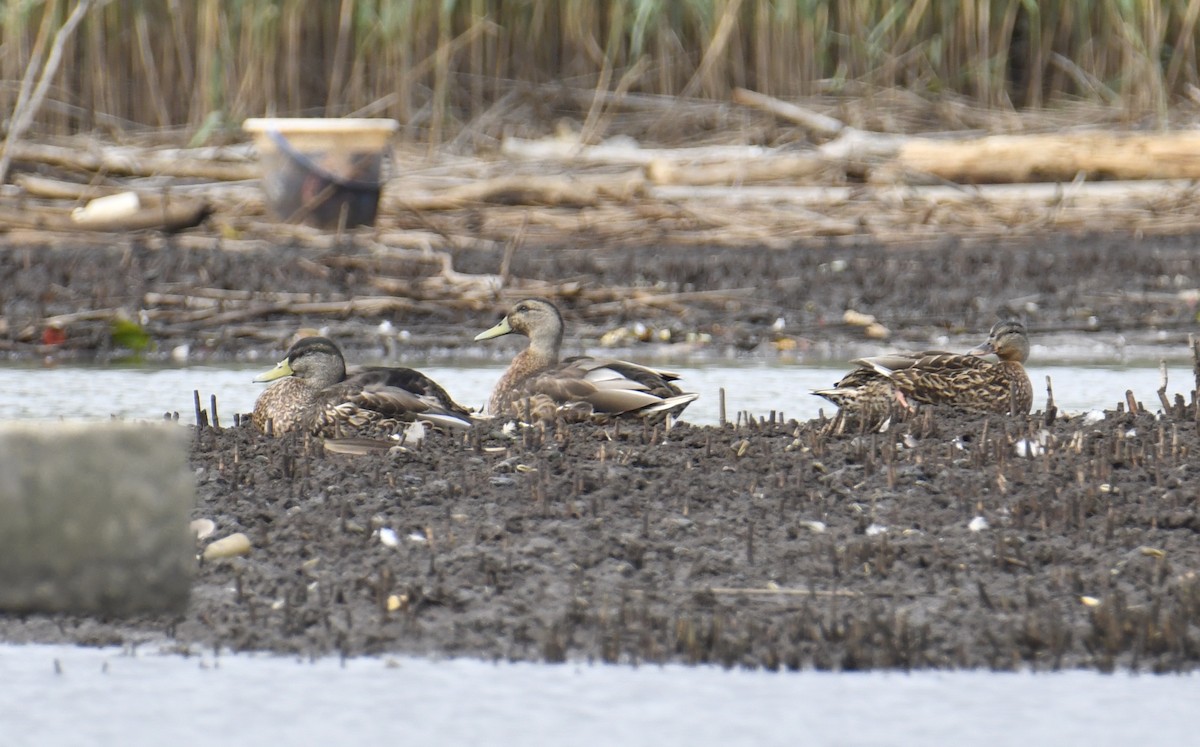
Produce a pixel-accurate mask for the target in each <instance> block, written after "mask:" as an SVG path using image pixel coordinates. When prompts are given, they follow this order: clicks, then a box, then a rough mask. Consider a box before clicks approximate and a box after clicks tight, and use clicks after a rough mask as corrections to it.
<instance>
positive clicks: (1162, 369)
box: [1158, 359, 1171, 415]
mask: <svg viewBox="0 0 1200 747" xmlns="http://www.w3.org/2000/svg"><path fill="white" fill-rule="evenodd" d="M1158 375H1159V377H1160V378H1159V381H1160V382H1161V383H1160V384H1159V387H1158V401H1159V404H1161V405H1162V408H1163V414H1164V415H1166V414H1169V413H1170V412H1171V403H1170V401H1168V400H1167V362H1166V360H1163V359H1160V360H1159V361H1158Z"/></svg>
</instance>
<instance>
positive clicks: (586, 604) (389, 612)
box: [0, 404, 1200, 672]
mask: <svg viewBox="0 0 1200 747" xmlns="http://www.w3.org/2000/svg"><path fill="white" fill-rule="evenodd" d="M828 425H829V424H828V422H822V421H811V422H806V423H796V422H787V423H782V422H775V423H772V422H770V420H769V419H755V420H753V421H746V420H743V421H742V422H741V423H740V424H737V425H734V424H727V425H726V426H724V427H719V426H712V427H694V426H689V425H687V424H678V425H676V426H675V427H673V428H671V429H670V430H666V429H665V428H662V427H660V428H650V427H641V426H632V425H630V424H621V425H620V426H619V427H618V426H616V425H608V426H594V425H590V424H583V425H578V424H577V425H571V426H560V427H558V428H554V427H549V428H528V429H520V430H518V431H516V432H514V433H505V432H504V431H503V430H502V429H500V428H499V427H493V426H489V425H487V424H484V425H480V426H477V427H476V428H475V430H473V431H472V432H470V433H468V434H466V435H459V434H455V435H446V434H439V433H430V434H429V435H428V436H427V438H426V440H425V441H424V442H423V443H421V444H419V445H417V446H415V447H413V448H411V449H407V450H403V451H402V450H394V451H393V452H390V453H371V454H366V455H353V456H351V455H344V454H338V453H331V452H329V451H327V450H326V449H325V448H324V446H323V445H322V443H321V442H320V441H316V440H307V439H299V438H285V439H278V440H271V439H267V438H265V437H263V436H261V435H260V434H258V433H256V432H255V431H253V430H252V429H251V428H248V427H227V428H222V429H214V428H211V427H203V428H193V434H194V441H193V446H192V456H191V459H192V462H193V464H194V466H195V468H196V472H197V480H198V486H199V496H200V499H199V503H198V505H197V507H196V510H195V516H196V517H197V518H209V519H212V520H213V521H214V522H215V523H216V525H217V531H216V533H215V534H214V538H216V537H220V536H224V535H227V534H230V533H232V532H244V533H246V534H247V535H248V536H249V538H250V539H251V542H252V543H253V550H252V551H251V552H250V553H249V554H248V555H247V556H245V557H238V558H232V559H222V560H216V561H210V562H205V563H202V564H201V565H200V567H199V571H198V576H197V579H196V582H195V587H194V591H193V596H192V601H191V605H190V608H189V611H188V613H187V614H186V615H185V616H184V617H182V618H180V619H137V620H132V621H103V620H95V619H74V618H61V617H60V618H43V617H37V616H34V617H30V618H26V619H13V618H7V619H0V638H2V639H3V640H8V641H14V640H51V641H66V642H75V643H82V644H89V645H91V644H117V645H137V644H139V643H154V644H158V645H163V644H165V645H167V646H168V647H176V648H178V649H179V650H181V651H191V652H198V651H207V650H211V649H222V650H234V651H262V650H265V651H274V652H284V653H289V654H300V655H313V656H316V655H347V656H354V655H362V654H397V653H410V654H418V655H437V656H471V657H482V658H485V659H503V660H509V659H512V660H534V661H550V662H554V661H563V660H587V661H603V662H621V663H650V662H667V661H672V662H686V663H712V664H718V665H722V666H736V667H743V666H745V667H763V668H767V669H820V670H825V669H833V670H862V669H876V668H888V669H906V670H907V669H919V668H964V667H967V668H991V669H999V670H1009V669H1020V668H1032V669H1035V670H1049V669H1058V668H1095V669H1099V670H1103V671H1110V670H1113V669H1117V668H1129V669H1135V670H1142V671H1155V672H1159V671H1186V670H1191V669H1193V668H1194V667H1195V666H1196V664H1197V663H1200V638H1198V637H1197V621H1198V620H1200V575H1197V569H1198V567H1200V542H1197V533H1200V514H1198V513H1197V510H1198V508H1200V506H1198V505H1197V503H1198V501H1200V498H1198V495H1197V490H1196V486H1197V485H1198V484H1200V479H1198V478H1200V475H1198V472H1200V467H1197V466H1196V455H1197V454H1198V453H1200V438H1198V437H1197V434H1198V430H1197V421H1196V418H1195V411H1194V408H1192V407H1190V406H1184V405H1182V404H1180V405H1177V406H1174V407H1173V408H1172V410H1171V411H1168V412H1167V413H1160V414H1157V415H1156V414H1150V413H1146V412H1141V413H1139V414H1137V415H1133V414H1130V413H1128V412H1118V411H1116V410H1113V411H1111V412H1109V413H1108V414H1107V417H1106V418H1105V419H1103V420H1096V419H1091V420H1088V419H1085V418H1083V417H1082V416H1081V417H1078V418H1075V419H1072V420H1063V419H1061V418H1059V419H1056V420H1055V421H1054V422H1053V423H1050V424H1047V423H1046V418H1045V417H1044V416H1043V415H1041V414H1038V415H1036V416H1030V417H1028V418H1009V417H1000V416H965V415H953V414H947V413H942V414H934V413H932V412H931V411H926V413H925V414H919V415H916V416H913V417H912V418H911V419H910V420H909V421H907V422H901V423H894V424H892V426H891V427H890V428H889V430H888V431H887V432H886V433H882V434H879V433H875V434H859V435H840V436H837V435H830V434H829V433H828V432H827V427H828ZM208 541H209V540H203V541H201V542H199V543H198V546H197V550H198V552H199V551H200V549H201V548H202V547H203V545H204V544H206V543H207V542H208Z"/></svg>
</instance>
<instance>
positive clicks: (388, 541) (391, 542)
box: [377, 527, 400, 547]
mask: <svg viewBox="0 0 1200 747" xmlns="http://www.w3.org/2000/svg"><path fill="white" fill-rule="evenodd" d="M377 534H378V535H379V544H381V545H383V546H384V547H395V546H396V545H399V544H400V536H399V535H397V534H396V530H395V529H389V528H388V527H380V528H379V531H378V532H377Z"/></svg>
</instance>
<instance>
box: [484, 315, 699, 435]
mask: <svg viewBox="0 0 1200 747" xmlns="http://www.w3.org/2000/svg"><path fill="white" fill-rule="evenodd" d="M507 334H518V335H525V336H526V337H528V338H529V346H528V347H526V348H525V349H524V350H522V351H521V352H520V353H518V354H517V355H516V357H514V358H513V361H512V363H511V364H510V365H509V367H508V370H507V371H505V372H504V375H503V376H501V377H500V381H499V382H497V384H496V388H495V389H494V390H493V391H492V396H491V398H490V399H489V400H488V412H489V413H490V414H492V415H500V416H505V417H511V416H516V417H518V418H521V419H523V420H553V419H556V418H558V417H563V418H564V419H566V420H570V421H577V420H587V419H590V420H597V421H603V420H606V419H608V418H611V417H615V416H632V417H643V418H645V417H654V418H658V417H665V416H666V415H668V414H670V415H678V414H679V413H680V412H682V411H683V409H684V408H685V407H687V406H688V404H689V403H691V402H692V401H693V400H695V399H696V398H697V397H699V396H700V395H699V394H693V393H688V392H684V391H682V390H681V389H680V388H679V387H678V386H676V385H675V383H674V382H675V380H676V379H678V378H679V375H678V374H676V373H672V372H670V371H660V370H658V369H655V368H648V367H646V366H640V365H638V364H636V363H629V362H627V361H618V360H609V359H599V358H591V357H588V356H579V357H574V358H567V359H566V360H562V361H560V360H559V351H560V350H561V348H562V341H563V318H562V314H561V313H559V311H558V307H556V306H555V305H554V304H552V303H550V302H549V301H546V300H544V299H540V298H526V299H524V300H522V301H518V302H517V303H515V304H514V305H513V306H512V308H511V309H510V310H509V312H508V314H507V315H506V316H505V317H504V318H503V319H502V320H500V322H499V323H498V324H496V326H494V327H492V328H491V329H489V330H487V331H485V332H480V333H479V334H478V335H476V336H475V339H476V340H488V339H491V338H493V337H500V336H501V335H507Z"/></svg>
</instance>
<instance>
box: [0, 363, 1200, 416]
mask: <svg viewBox="0 0 1200 747" xmlns="http://www.w3.org/2000/svg"><path fill="white" fill-rule="evenodd" d="M268 367H269V366H264V365H261V364H260V365H257V366H253V367H240V366H233V367H219V368H218V367H208V366H189V367H180V368H162V367H135V368H120V367H111V368H83V367H67V366H63V367H54V368H30V367H5V368H0V420H47V419H59V418H82V419H91V420H97V419H107V418H109V417H117V418H125V419H160V418H162V416H163V414H164V413H167V412H178V413H179V415H180V420H181V421H182V422H186V423H191V422H194V415H193V413H194V411H195V407H194V404H193V391H199V393H200V397H201V403H202V405H203V406H204V407H205V408H208V407H209V405H210V398H211V397H212V396H213V395H215V396H216V398H217V406H218V413H219V414H220V416H221V418H222V420H223V422H224V423H226V424H232V422H233V414H234V413H235V412H250V410H252V409H253V407H254V399H255V397H257V396H258V394H259V392H261V391H262V389H263V388H264V386H265V385H263V384H256V383H254V382H253V381H252V379H253V378H254V376H255V375H256V374H258V373H260V372H261V371H263V370H265V369H266V368H268ZM672 368H673V370H675V371H678V372H679V373H681V374H682V375H683V379H682V383H683V384H684V388H685V389H687V390H688V391H695V392H700V394H701V397H700V399H698V400H697V401H696V402H693V403H692V404H691V405H690V406H689V407H688V409H687V411H686V412H685V417H684V419H685V420H688V421H689V422H692V423H696V424H698V425H713V424H716V423H717V422H719V419H720V401H721V397H720V392H721V390H722V389H724V390H725V411H726V416H727V417H728V418H729V419H731V420H732V419H734V418H735V417H736V415H737V413H738V412H740V411H748V412H750V413H752V414H754V415H758V416H766V415H769V414H770V412H771V411H772V410H775V411H777V412H779V413H782V414H783V415H784V416H785V417H793V418H797V419H800V420H806V419H810V418H814V417H816V416H817V415H818V413H819V411H820V410H821V409H822V408H824V410H825V412H826V414H832V413H833V411H834V408H833V406H832V405H831V404H829V403H828V402H826V401H825V400H823V399H821V398H820V397H815V396H813V395H811V394H810V393H809V392H810V391H811V390H812V389H817V388H821V387H827V386H830V385H831V384H833V383H834V382H836V381H837V380H838V378H839V377H840V376H841V375H842V374H843V373H844V372H845V371H846V367H845V366H844V365H837V366H831V365H819V366H813V365H808V364H786V363H770V364H768V363H745V364H736V363H705V364H702V365H696V366H688V365H674V366H672ZM421 370H422V371H424V372H425V373H427V374H428V375H429V376H431V377H433V378H434V379H435V380H437V381H438V382H440V383H441V384H442V385H443V386H444V387H446V389H447V390H448V391H449V392H450V393H451V395H452V396H454V397H455V399H457V400H458V401H459V402H461V403H462V404H464V405H467V406H469V407H477V408H482V407H483V405H484V403H485V402H486V400H487V395H488V392H489V391H491V387H492V385H493V384H495V382H496V380H497V379H499V378H500V374H501V373H502V372H503V370H504V366H503V364H498V363H497V364H492V365H479V364H471V365H432V366H423V367H422V369H421ZM1029 375H1030V378H1031V379H1032V381H1033V385H1034V395H1035V396H1034V409H1042V408H1044V407H1045V404H1046V377H1047V376H1049V377H1050V378H1051V381H1052V383H1053V386H1054V399H1055V403H1056V404H1057V406H1058V408H1059V410H1061V411H1064V412H1079V411H1086V410H1092V409H1112V408H1114V407H1116V405H1117V403H1118V402H1123V401H1124V400H1125V391H1126V390H1127V389H1129V390H1132V391H1133V393H1134V395H1135V396H1136V397H1137V398H1138V399H1139V400H1140V401H1141V402H1142V403H1144V404H1145V405H1146V406H1147V407H1149V408H1150V409H1152V410H1153V409H1158V395H1157V394H1156V390H1157V389H1158V387H1159V386H1160V384H1161V374H1160V372H1159V369H1158V366H1157V364H1150V365H1136V364H1131V365H1124V366H1119V367H1112V366H1080V365H1041V366H1034V367H1031V368H1030V369H1029ZM1168 377H1169V380H1168V388H1167V391H1168V393H1169V394H1172V395H1173V393H1174V392H1190V391H1191V389H1192V386H1193V378H1192V371H1191V368H1190V366H1186V365H1182V364H1173V365H1171V366H1170V367H1169V369H1168Z"/></svg>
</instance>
